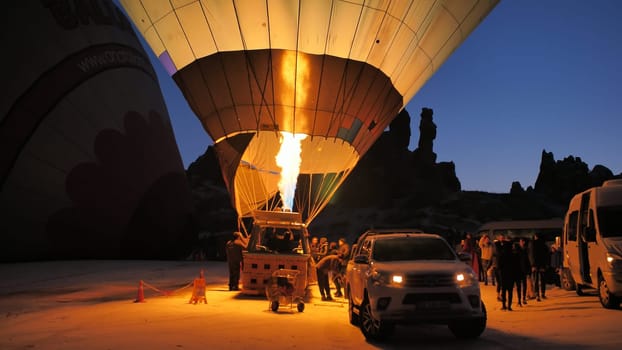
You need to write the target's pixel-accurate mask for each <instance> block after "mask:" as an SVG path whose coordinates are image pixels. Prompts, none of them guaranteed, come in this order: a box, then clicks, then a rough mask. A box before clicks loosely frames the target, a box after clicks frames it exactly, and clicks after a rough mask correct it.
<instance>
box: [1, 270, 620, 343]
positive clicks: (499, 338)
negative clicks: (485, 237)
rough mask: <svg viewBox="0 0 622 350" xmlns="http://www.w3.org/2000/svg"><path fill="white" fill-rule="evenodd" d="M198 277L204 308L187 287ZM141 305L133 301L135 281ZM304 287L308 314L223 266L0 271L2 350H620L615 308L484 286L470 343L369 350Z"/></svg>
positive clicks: (340, 314)
mask: <svg viewBox="0 0 622 350" xmlns="http://www.w3.org/2000/svg"><path fill="white" fill-rule="evenodd" d="M201 270H204V271H205V277H206V281H207V293H206V295H207V301H208V303H207V304H206V305H205V304H199V305H192V304H189V303H188V301H189V299H190V296H191V288H190V287H189V285H190V283H191V282H192V280H193V279H194V278H195V277H196V276H197V275H198V274H199V272H200V271H201ZM141 280H142V281H144V282H145V286H144V296H145V302H144V303H134V301H135V299H136V298H137V296H138V285H139V282H140V281H141ZM316 289H317V286H311V295H310V299H307V301H306V303H305V310H304V312H302V313H299V312H298V311H297V310H296V309H295V308H294V309H290V308H287V307H284V308H283V307H282V308H280V309H279V312H278V313H273V312H271V311H270V310H269V309H268V301H267V300H266V298H264V297H245V296H241V295H240V294H239V293H236V292H229V291H228V288H227V271H226V264H225V263H224V262H183V261H73V262H41V263H25V264H4V265H0V312H1V314H0V315H2V318H1V319H0V349H142V348H149V349H206V348H208V349H228V348H235V349H284V348H287V349H314V350H317V349H357V350H359V349H378V348H394V349H408V348H412V347H413V344H416V345H417V348H421V349H438V348H454V349H525V348H532V349H542V348H547V349H588V348H594V349H618V348H620V346H621V344H622V341H620V339H619V334H620V332H619V325H620V324H621V322H622V312H621V311H619V310H605V309H603V308H601V307H600V304H599V303H598V300H597V298H595V297H578V296H576V294H574V293H573V292H567V291H564V290H561V289H559V288H552V289H551V290H550V291H549V292H548V295H549V298H548V299H547V300H545V301H543V302H540V303H537V302H536V301H530V302H529V304H528V305H527V306H526V307H523V308H519V307H516V306H515V307H514V309H515V311H513V312H507V311H501V310H500V303H499V302H497V301H496V295H495V288H494V287H492V286H482V295H483V299H484V302H485V303H486V305H487V308H488V314H489V315H488V316H489V320H488V327H487V330H486V331H485V332H484V334H483V335H482V336H481V337H480V338H479V339H477V340H474V341H468V342H465V341H463V340H458V339H455V338H454V337H453V336H452V335H451V334H450V333H449V331H448V330H447V329H446V327H443V326H417V327H398V330H397V332H396V334H395V337H394V338H393V339H392V341H391V342H390V343H388V344H381V345H379V344H370V343H368V342H366V341H365V339H364V337H363V336H362V334H361V333H360V331H359V330H358V328H356V327H353V326H351V325H350V324H349V323H348V320H347V311H346V310H347V308H346V305H347V304H346V303H345V301H344V300H343V299H336V301H334V302H322V301H319V298H317V297H316V295H317V292H316Z"/></svg>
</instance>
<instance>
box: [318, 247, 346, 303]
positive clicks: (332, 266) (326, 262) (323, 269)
mask: <svg viewBox="0 0 622 350" xmlns="http://www.w3.org/2000/svg"><path fill="white" fill-rule="evenodd" d="M342 264H343V260H342V259H341V258H339V256H337V254H331V255H327V256H325V257H323V258H322V259H321V260H320V261H319V262H318V263H317V264H316V265H315V268H316V272H317V285H318V287H319V289H320V295H321V296H322V300H323V301H326V300H333V297H332V296H331V295H330V283H329V281H328V276H329V275H330V274H333V276H340V274H341V265H342Z"/></svg>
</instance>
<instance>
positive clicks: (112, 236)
mask: <svg viewBox="0 0 622 350" xmlns="http://www.w3.org/2000/svg"><path fill="white" fill-rule="evenodd" d="M0 29H1V30H0V33H2V34H1V35H2V43H3V54H2V58H1V60H2V63H3V64H2V68H1V69H0V75H1V76H2V82H3V85H4V89H3V93H2V98H0V261H2V262H4V261H30V260H43V259H74V258H86V259H96V258H105V259H116V258H128V259H130V258H178V257H180V256H182V254H183V255H185V254H186V252H184V249H187V248H186V246H187V245H189V244H190V243H188V242H189V241H191V239H192V238H193V234H192V232H188V231H191V230H186V228H187V227H189V226H190V225H189V224H188V221H189V218H190V217H191V215H192V213H193V205H192V199H191V196H190V192H189V190H188V185H187V182H186V177H185V172H184V167H183V164H182V161H181V157H180V155H179V150H178V149H177V144H176V141H175V137H174V134H173V129H172V127H171V123H170V119H169V116H168V112H167V109H166V105H165V104H164V99H163V98H162V93H161V91H160V87H159V85H158V79H157V76H156V73H155V71H154V69H153V67H152V65H151V63H150V62H149V58H148V56H147V54H146V52H145V51H144V49H143V47H142V46H141V43H140V41H139V39H138V36H137V35H136V33H135V32H134V30H133V28H132V25H131V23H130V22H129V21H128V19H127V18H126V16H125V15H124V13H123V12H122V11H121V9H119V8H118V7H116V6H115V5H114V4H113V3H112V2H111V1H70V0H59V1H38V0H22V1H11V2H7V3H5V4H3V9H2V12H1V14H0ZM178 249H179V250H178Z"/></svg>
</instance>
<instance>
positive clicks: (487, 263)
mask: <svg viewBox="0 0 622 350" xmlns="http://www.w3.org/2000/svg"><path fill="white" fill-rule="evenodd" d="M494 249H495V247H494V245H493V244H492V242H490V237H488V235H483V236H482V238H480V239H479V250H480V251H481V252H482V269H483V270H484V271H483V272H484V285H485V286H487V285H488V270H489V269H490V268H491V266H492V254H493V252H494ZM493 281H494V279H493Z"/></svg>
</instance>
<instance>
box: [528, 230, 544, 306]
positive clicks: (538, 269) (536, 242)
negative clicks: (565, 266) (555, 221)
mask: <svg viewBox="0 0 622 350" xmlns="http://www.w3.org/2000/svg"><path fill="white" fill-rule="evenodd" d="M528 254H529V263H530V264H531V276H532V278H533V287H534V291H535V293H536V300H537V301H540V300H541V299H540V298H542V299H546V295H545V293H546V281H545V280H544V273H545V272H546V268H547V266H548V263H549V249H548V248H547V247H546V243H544V241H543V240H542V239H541V238H540V236H539V235H538V233H534V235H533V240H532V241H531V244H529V250H528Z"/></svg>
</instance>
